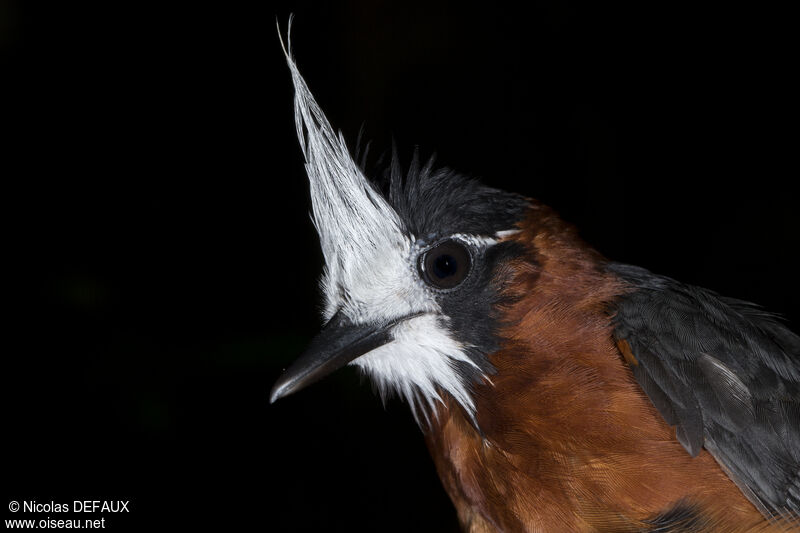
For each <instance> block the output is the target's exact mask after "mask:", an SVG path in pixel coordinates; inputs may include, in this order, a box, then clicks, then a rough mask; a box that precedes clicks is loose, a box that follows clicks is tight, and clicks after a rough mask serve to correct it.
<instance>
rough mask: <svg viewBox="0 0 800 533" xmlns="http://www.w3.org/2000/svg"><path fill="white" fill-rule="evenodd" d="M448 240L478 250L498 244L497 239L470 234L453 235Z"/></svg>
mask: <svg viewBox="0 0 800 533" xmlns="http://www.w3.org/2000/svg"><path fill="white" fill-rule="evenodd" d="M450 238H451V239H456V240H459V241H461V242H464V243H466V244H470V245H472V246H475V247H480V248H486V247H489V246H494V245H495V244H497V242H498V241H497V239H494V238H492V237H486V236H484V235H472V234H470V233H454V234H452V235H450Z"/></svg>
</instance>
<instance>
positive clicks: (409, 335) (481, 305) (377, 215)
mask: <svg viewBox="0 0 800 533" xmlns="http://www.w3.org/2000/svg"><path fill="white" fill-rule="evenodd" d="M279 34H280V28H279ZM281 46H282V48H283V52H284V54H285V57H286V61H287V64H288V66H289V71H290V74H291V78H292V82H293V86H294V111H295V125H296V133H297V137H298V139H299V144H300V148H301V151H302V153H303V156H304V160H305V170H306V172H307V174H308V178H309V185H310V196H311V208H312V209H311V211H312V214H311V217H312V222H313V224H314V227H315V229H316V231H317V233H318V235H319V240H320V245H321V248H322V254H323V258H324V267H323V273H322V277H321V281H320V287H321V292H322V297H323V319H324V322H325V324H324V326H323V328H322V330H321V332H320V333H319V334H318V335H317V336H316V337H315V338H314V339H313V340H312V341H311V342H310V344H309V346H308V348H307V350H306V351H305V352H304V353H303V354H301V355H300V356H299V357H298V358H297V359H296V360H295V361H294V362H293V363H292V364H291V365H290V366H289V367H288V368H287V369H285V371H284V372H283V374H282V375H281V376H280V377H279V378H278V380H277V382H276V383H275V385H274V387H273V388H272V391H271V394H270V402H271V403H273V402H275V401H276V400H278V399H280V398H283V397H285V396H287V395H289V394H293V393H296V392H298V391H299V390H301V389H303V388H304V387H306V386H308V385H311V384H312V383H314V382H316V381H318V380H320V379H322V378H324V377H325V376H327V375H329V374H331V373H332V372H334V371H336V370H338V369H340V368H342V367H344V366H346V365H352V366H355V367H357V368H358V369H360V370H361V371H362V372H363V373H364V374H366V375H367V376H369V378H370V380H371V381H372V382H373V383H374V385H375V387H376V389H377V391H378V393H379V395H380V396H381V397H382V398H387V397H389V396H392V395H396V396H398V397H400V398H401V399H402V400H404V401H405V402H406V403H407V404H408V405H409V407H410V409H411V412H412V414H413V415H414V418H415V420H416V422H417V424H418V425H419V426H420V428H421V429H422V431H423V434H424V436H425V441H426V444H427V447H428V449H429V451H430V454H431V456H432V457H433V461H434V464H435V467H436V470H437V473H438V475H439V477H440V479H441V481H442V484H443V486H444V488H445V490H446V492H447V494H448V496H449V497H450V499H451V501H452V503H453V505H454V506H455V508H456V512H457V516H458V520H459V523H460V525H461V528H462V529H463V530H464V531H470V532H490V531H505V532H516V531H527V532H546V533H558V532H629V531H630V532H650V531H652V532H656V531H658V532H679V531H680V532H751V531H752V532H755V531H765V532H766V531H794V530H800V337H798V335H796V334H795V333H793V332H792V331H791V330H790V329H789V328H788V327H787V326H786V325H785V324H784V323H783V322H782V321H781V320H780V318H779V317H777V316H775V315H773V314H770V313H768V312H767V311H765V310H763V309H762V308H761V307H759V306H756V305H754V304H751V303H748V302H745V301H742V300H738V299H734V298H730V297H726V296H722V295H720V294H718V293H716V292H714V291H711V290H708V289H704V288H701V287H697V286H693V285H689V284H685V283H682V282H680V281H677V280H675V279H672V278H669V277H666V276H662V275H659V274H656V273H653V272H650V271H649V270H646V269H644V268H641V267H637V266H633V265H628V264H622V263H618V262H614V261H612V260H609V259H606V258H605V257H604V256H603V255H601V254H600V253H599V252H597V251H596V250H594V249H593V248H591V246H589V245H588V244H587V243H585V242H584V241H583V240H582V239H581V238H580V236H579V234H578V231H577V229H576V228H575V227H574V226H572V225H571V224H569V223H567V222H565V221H563V220H562V219H561V218H560V217H559V216H558V214H557V213H556V212H555V211H554V210H552V209H551V208H549V207H548V206H546V205H544V204H543V203H541V202H539V201H537V200H535V199H532V198H529V197H526V196H523V195H519V194H516V193H513V192H506V191H502V190H499V189H495V188H492V187H489V186H486V185H483V184H482V183H480V182H479V181H477V180H475V179H473V178H471V177H467V176H464V175H463V174H461V173H459V172H456V171H454V170H451V169H449V168H446V167H437V166H436V163H435V160H434V159H433V158H431V159H429V160H427V161H426V162H422V161H421V160H420V158H419V157H418V156H417V155H416V154H415V156H414V158H413V159H412V161H411V163H410V164H409V165H408V168H407V169H404V168H403V167H402V165H401V164H400V163H399V158H398V157H397V156H396V154H395V155H394V157H392V160H391V163H390V164H389V165H388V168H386V169H385V171H384V172H383V173H382V174H381V175H380V176H377V177H375V176H370V177H368V176H367V171H366V170H365V168H366V167H365V165H364V164H363V160H362V161H361V162H359V161H357V159H358V157H357V156H354V155H353V154H351V152H350V150H349V148H348V146H347V144H346V142H345V140H344V137H343V134H342V133H341V132H338V133H337V132H336V131H335V130H334V129H333V127H332V126H331V124H330V122H329V121H328V119H327V118H326V116H325V114H324V112H323V111H322V109H321V108H320V106H319V105H318V103H317V102H316V100H315V99H314V96H313V95H312V93H311V91H310V90H309V87H308V85H307V84H306V82H305V80H304V78H303V77H302V76H301V74H300V71H299V69H298V66H297V64H296V62H295V59H294V57H293V54H292V47H291V18H290V21H289V29H288V31H287V40H286V43H284V41H283V39H282V38H281Z"/></svg>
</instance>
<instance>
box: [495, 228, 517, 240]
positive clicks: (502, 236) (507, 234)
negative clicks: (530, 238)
mask: <svg viewBox="0 0 800 533" xmlns="http://www.w3.org/2000/svg"><path fill="white" fill-rule="evenodd" d="M520 231H522V230H521V229H518V228H515V229H506V230H502V231H498V232H497V233H495V234H494V236H495V237H497V238H498V239H505V238H506V237H511V236H512V235H516V234H517V233H519V232H520Z"/></svg>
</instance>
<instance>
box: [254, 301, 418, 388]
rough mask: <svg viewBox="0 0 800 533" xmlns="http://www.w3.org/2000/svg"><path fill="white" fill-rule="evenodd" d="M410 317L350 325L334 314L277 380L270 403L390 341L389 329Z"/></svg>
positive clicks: (339, 313) (339, 315) (344, 319)
mask: <svg viewBox="0 0 800 533" xmlns="http://www.w3.org/2000/svg"><path fill="white" fill-rule="evenodd" d="M408 318H411V317H403V318H400V319H398V320H394V321H391V322H389V323H385V324H357V325H356V324H351V323H349V321H348V320H347V319H346V318H345V317H344V315H342V313H341V311H340V312H338V313H336V314H335V315H333V318H331V319H330V320H329V321H328V323H327V324H326V325H325V327H324V328H322V331H321V332H320V333H319V335H317V336H316V337H314V340H312V341H311V344H310V345H309V347H308V348H307V349H306V351H305V352H304V353H303V354H302V355H301V356H300V357H298V358H297V359H296V360H295V362H294V363H292V365H291V366H290V367H289V368H288V369H287V370H286V371H284V373H283V374H282V375H281V377H280V378H278V381H277V382H276V383H275V386H273V387H272V392H271V393H270V397H269V402H270V403H273V402H274V401H275V400H277V399H278V398H283V397H284V396H288V395H289V394H292V393H293V392H297V391H299V390H300V389H302V388H305V387H306V386H308V385H311V384H312V383H314V382H315V381H318V380H320V379H322V378H324V377H325V376H327V375H328V374H330V373H332V372H333V371H335V370H338V369H340V368H342V367H343V366H345V365H346V364H347V363H349V362H350V361H352V360H353V359H356V358H357V357H360V356H362V355H364V354H365V353H367V352H370V351H372V350H374V349H375V348H378V347H379V346H383V345H384V344H387V343H389V342H391V341H392V335H391V329H392V328H393V327H394V326H395V325H397V324H398V323H400V322H402V321H404V320H407V319H408Z"/></svg>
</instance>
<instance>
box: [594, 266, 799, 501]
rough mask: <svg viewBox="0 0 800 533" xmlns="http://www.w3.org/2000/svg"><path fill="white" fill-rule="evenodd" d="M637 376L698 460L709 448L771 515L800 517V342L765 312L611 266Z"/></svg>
mask: <svg viewBox="0 0 800 533" xmlns="http://www.w3.org/2000/svg"><path fill="white" fill-rule="evenodd" d="M608 268H609V270H610V271H611V272H612V273H614V274H615V275H617V276H618V277H619V278H621V279H622V280H623V281H625V282H626V283H627V284H628V285H629V286H630V288H631V291H630V292H628V293H626V294H624V295H623V296H621V297H620V298H619V299H618V300H617V301H615V302H613V306H612V307H613V309H612V312H613V317H614V318H613V320H614V334H615V336H616V337H617V339H618V340H622V339H624V340H625V341H626V342H627V343H628V344H629V346H630V349H631V353H632V354H633V356H634V357H635V358H636V364H633V365H632V366H631V369H632V371H633V375H634V377H635V378H636V380H637V381H638V382H639V384H640V385H641V386H642V389H643V390H644V392H645V393H646V394H647V396H648V397H649V398H650V400H651V401H652V402H653V404H654V405H655V407H656V408H657V409H658V411H659V413H661V415H662V416H663V417H664V419H665V420H666V421H667V423H669V424H671V425H674V426H676V436H677V438H678V440H679V441H680V442H681V444H682V445H683V446H684V448H686V450H687V451H688V452H689V453H690V454H691V455H692V456H695V455H697V454H698V453H699V452H700V448H701V447H705V448H706V449H707V450H708V451H709V452H710V453H711V454H712V455H713V456H714V458H715V459H716V460H717V462H719V463H720V465H721V466H722V467H723V469H724V470H725V471H726V472H727V473H728V475H729V476H730V477H731V478H732V479H733V480H734V481H735V482H736V483H737V484H738V485H739V487H740V488H741V489H742V492H743V493H744V494H745V495H746V496H747V497H748V498H750V500H751V501H752V502H753V503H754V504H755V505H756V506H757V507H758V508H759V509H760V510H761V511H762V512H763V513H764V514H765V515H767V516H770V515H780V514H787V513H791V514H795V515H800V337H798V336H797V335H795V334H794V333H792V332H791V331H789V330H788V329H787V328H786V327H785V326H783V325H782V324H781V323H780V322H778V321H777V320H776V319H775V317H774V316H773V315H771V314H769V313H766V312H764V311H763V310H761V309H760V308H758V307H757V306H755V305H753V304H750V303H747V302H743V301H741V300H736V299H733V298H726V297H722V296H719V295H718V294H715V293H714V292H712V291H708V290H705V289H701V288H699V287H693V286H691V285H686V284H683V283H680V282H677V281H675V280H673V279H670V278H667V277H662V276H657V275H655V274H652V273H650V272H648V271H647V270H645V269H642V268H639V267H634V266H629V265H621V264H617V263H611V264H609V266H608Z"/></svg>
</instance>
